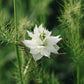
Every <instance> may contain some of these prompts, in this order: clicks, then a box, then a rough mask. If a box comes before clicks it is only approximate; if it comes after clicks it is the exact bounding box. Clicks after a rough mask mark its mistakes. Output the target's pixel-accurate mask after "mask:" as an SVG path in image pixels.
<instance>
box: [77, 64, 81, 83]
mask: <svg viewBox="0 0 84 84" xmlns="http://www.w3.org/2000/svg"><path fill="white" fill-rule="evenodd" d="M79 74H80V72H79V65H78V66H77V84H79Z"/></svg>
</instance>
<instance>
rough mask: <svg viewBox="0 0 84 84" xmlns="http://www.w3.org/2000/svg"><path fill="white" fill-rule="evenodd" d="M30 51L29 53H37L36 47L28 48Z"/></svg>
mask: <svg viewBox="0 0 84 84" xmlns="http://www.w3.org/2000/svg"><path fill="white" fill-rule="evenodd" d="M30 53H31V54H37V53H39V51H38V50H36V49H30Z"/></svg>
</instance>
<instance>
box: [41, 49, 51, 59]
mask: <svg viewBox="0 0 84 84" xmlns="http://www.w3.org/2000/svg"><path fill="white" fill-rule="evenodd" d="M41 55H44V56H46V57H50V52H49V51H48V50H47V49H42V50H41Z"/></svg>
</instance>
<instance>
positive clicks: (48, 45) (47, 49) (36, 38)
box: [23, 24, 62, 61]
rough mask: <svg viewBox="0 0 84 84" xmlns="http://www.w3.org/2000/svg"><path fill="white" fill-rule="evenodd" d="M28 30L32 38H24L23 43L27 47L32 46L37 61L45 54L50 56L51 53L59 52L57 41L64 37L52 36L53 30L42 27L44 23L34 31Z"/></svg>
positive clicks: (31, 50)
mask: <svg viewBox="0 0 84 84" xmlns="http://www.w3.org/2000/svg"><path fill="white" fill-rule="evenodd" d="M27 32H28V35H29V36H30V37H31V38H32V39H31V40H24V41H23V43H24V44H25V46H26V47H29V48H30V53H31V54H32V56H33V58H34V60H35V61H37V60H39V59H41V58H42V57H43V56H46V57H48V58H49V57H50V53H55V54H57V53H58V50H59V48H60V47H59V46H58V45H57V43H58V42H59V41H60V40H61V39H62V38H59V37H60V35H58V36H51V32H49V31H48V30H46V29H45V28H44V27H42V24H41V25H40V26H39V27H37V25H36V26H35V28H34V33H32V32H29V31H27Z"/></svg>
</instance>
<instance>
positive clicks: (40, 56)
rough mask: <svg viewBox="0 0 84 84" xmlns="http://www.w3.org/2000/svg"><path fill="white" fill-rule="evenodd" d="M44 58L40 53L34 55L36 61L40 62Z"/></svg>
mask: <svg viewBox="0 0 84 84" xmlns="http://www.w3.org/2000/svg"><path fill="white" fill-rule="evenodd" d="M42 57H43V56H42V55H41V54H40V53H39V54H33V58H34V60H35V61H37V60H40V59H41V58H42Z"/></svg>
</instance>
